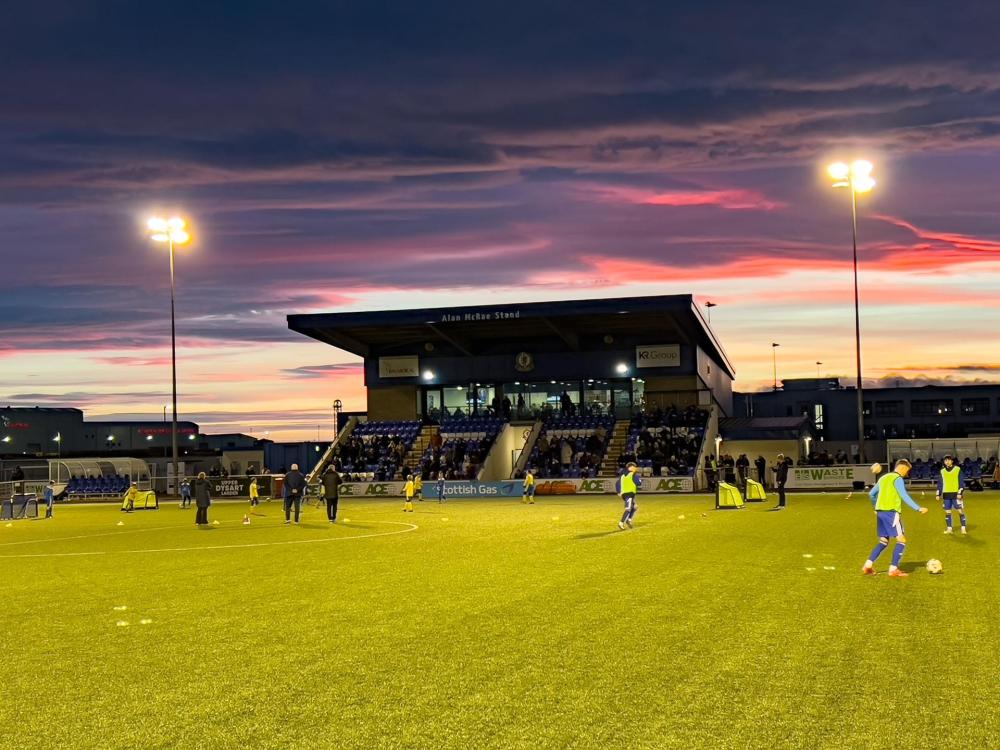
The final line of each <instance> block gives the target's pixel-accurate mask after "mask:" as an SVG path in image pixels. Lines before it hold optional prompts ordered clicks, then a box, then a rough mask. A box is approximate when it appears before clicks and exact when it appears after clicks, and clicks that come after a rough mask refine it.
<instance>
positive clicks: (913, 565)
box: [899, 560, 927, 573]
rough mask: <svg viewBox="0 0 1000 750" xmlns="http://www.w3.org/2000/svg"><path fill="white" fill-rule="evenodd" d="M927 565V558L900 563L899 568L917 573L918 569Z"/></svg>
mask: <svg viewBox="0 0 1000 750" xmlns="http://www.w3.org/2000/svg"><path fill="white" fill-rule="evenodd" d="M925 567H927V561H926V560H908V561H906V562H903V563H900V565H899V569H900V570H902V571H903V572H904V573H915V572H917V571H918V570H923V569H924V568H925Z"/></svg>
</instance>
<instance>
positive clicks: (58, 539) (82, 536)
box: [0, 523, 191, 549]
mask: <svg viewBox="0 0 1000 750" xmlns="http://www.w3.org/2000/svg"><path fill="white" fill-rule="evenodd" d="M190 527H191V525H190V524H187V523H185V524H177V525H175V526H152V527H150V528H148V529H129V530H128V531H108V532H106V533H103V534H79V535H77V536H57V537H46V538H43V539H22V540H21V541H19V542H0V549H3V548H4V547H16V546H18V545H21V544H44V543H46V542H70V541H75V540H77V539H100V538H102V537H106V536H123V535H125V534H144V533H146V532H147V531H169V530H170V529H187V528H190Z"/></svg>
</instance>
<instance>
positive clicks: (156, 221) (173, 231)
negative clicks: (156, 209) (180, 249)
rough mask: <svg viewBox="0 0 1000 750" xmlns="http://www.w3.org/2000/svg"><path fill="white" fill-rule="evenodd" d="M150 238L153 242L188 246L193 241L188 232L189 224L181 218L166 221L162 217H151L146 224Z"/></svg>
mask: <svg viewBox="0 0 1000 750" xmlns="http://www.w3.org/2000/svg"><path fill="white" fill-rule="evenodd" d="M146 228H147V229H148V230H149V238H150V239H151V240H153V242H171V243H173V244H174V245H186V244H187V243H188V242H190V240H191V234H190V232H188V231H187V222H186V221H184V219H182V218H180V217H179V216H172V217H170V218H169V219H164V218H163V217H162V216H153V217H150V219H149V221H147V222H146Z"/></svg>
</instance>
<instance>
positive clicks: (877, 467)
mask: <svg viewBox="0 0 1000 750" xmlns="http://www.w3.org/2000/svg"><path fill="white" fill-rule="evenodd" d="M881 473H882V464H880V463H879V462H878V461H876V462H875V463H873V464H872V474H881Z"/></svg>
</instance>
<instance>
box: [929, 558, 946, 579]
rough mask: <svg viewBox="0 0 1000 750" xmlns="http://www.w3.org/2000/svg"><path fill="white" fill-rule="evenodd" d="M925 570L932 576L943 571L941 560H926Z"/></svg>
mask: <svg viewBox="0 0 1000 750" xmlns="http://www.w3.org/2000/svg"><path fill="white" fill-rule="evenodd" d="M927 572H928V573H930V574H931V575H932V576H936V575H937V574H939V573H943V572H944V568H943V567H941V561H940V560H928V561H927Z"/></svg>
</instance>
